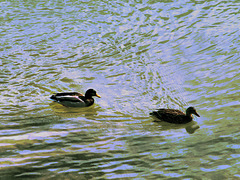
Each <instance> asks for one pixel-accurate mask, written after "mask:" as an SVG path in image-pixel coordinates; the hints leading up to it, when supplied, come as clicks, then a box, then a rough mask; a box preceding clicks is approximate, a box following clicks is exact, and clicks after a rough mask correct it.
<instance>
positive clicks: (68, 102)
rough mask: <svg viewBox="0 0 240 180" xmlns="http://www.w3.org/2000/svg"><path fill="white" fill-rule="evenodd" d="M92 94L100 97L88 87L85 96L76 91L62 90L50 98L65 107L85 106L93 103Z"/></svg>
mask: <svg viewBox="0 0 240 180" xmlns="http://www.w3.org/2000/svg"><path fill="white" fill-rule="evenodd" d="M93 96H97V97H99V98H100V97H101V96H99V95H98V94H97V92H96V91H95V90H94V89H88V90H87V91H86V93H85V96H84V95H83V94H81V93H78V92H63V93H56V94H54V95H52V96H51V97H50V99H51V100H53V101H55V102H57V103H59V104H62V105H63V106H67V107H87V106H91V105H93V103H94V99H93V98H92V97H93Z"/></svg>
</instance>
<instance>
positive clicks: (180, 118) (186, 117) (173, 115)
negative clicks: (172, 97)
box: [150, 107, 200, 124]
mask: <svg viewBox="0 0 240 180" xmlns="http://www.w3.org/2000/svg"><path fill="white" fill-rule="evenodd" d="M192 114H194V115H196V116H198V117H200V116H199V114H198V113H197V111H196V109H195V108H194V107H189V108H187V110H186V114H185V113H183V112H182V111H179V110H176V109H157V111H153V112H152V113H150V115H152V116H154V117H156V118H157V119H156V120H155V121H156V122H157V121H165V122H169V123H174V124H186V123H189V122H191V121H192V120H193V117H192Z"/></svg>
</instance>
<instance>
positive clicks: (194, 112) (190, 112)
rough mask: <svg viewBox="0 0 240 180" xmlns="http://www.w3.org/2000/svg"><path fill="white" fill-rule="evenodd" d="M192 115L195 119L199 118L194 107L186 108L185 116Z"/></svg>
mask: <svg viewBox="0 0 240 180" xmlns="http://www.w3.org/2000/svg"><path fill="white" fill-rule="evenodd" d="M192 114H194V115H196V116H197V117H200V116H199V114H198V113H197V111H196V109H195V108H194V107H189V108H187V110H186V115H187V116H191V115H192Z"/></svg>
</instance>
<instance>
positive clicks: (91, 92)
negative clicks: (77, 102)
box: [85, 89, 101, 98]
mask: <svg viewBox="0 0 240 180" xmlns="http://www.w3.org/2000/svg"><path fill="white" fill-rule="evenodd" d="M92 96H97V97H99V98H100V97H101V96H100V95H98V94H97V92H96V91H95V90H94V89H88V90H87V91H86V93H85V97H90V98H91V97H92Z"/></svg>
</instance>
